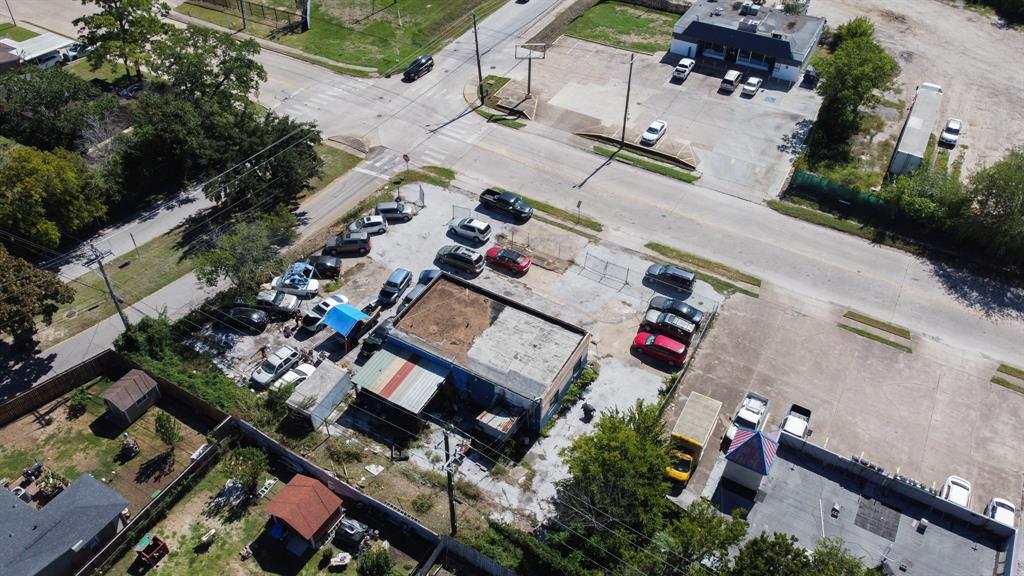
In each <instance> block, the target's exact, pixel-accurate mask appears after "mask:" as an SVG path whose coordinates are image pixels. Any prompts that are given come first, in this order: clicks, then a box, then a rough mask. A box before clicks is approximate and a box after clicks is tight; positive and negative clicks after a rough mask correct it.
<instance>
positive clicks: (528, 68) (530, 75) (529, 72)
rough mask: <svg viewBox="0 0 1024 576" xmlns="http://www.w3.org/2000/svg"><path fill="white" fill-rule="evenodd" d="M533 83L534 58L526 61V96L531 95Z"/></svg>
mask: <svg viewBox="0 0 1024 576" xmlns="http://www.w3.org/2000/svg"><path fill="white" fill-rule="evenodd" d="M532 81H533V58H527V59H526V95H527V96H529V95H530V86H531V83H532Z"/></svg>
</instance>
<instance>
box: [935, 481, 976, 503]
mask: <svg viewBox="0 0 1024 576" xmlns="http://www.w3.org/2000/svg"><path fill="white" fill-rule="evenodd" d="M939 496H941V497H942V498H945V499H946V500H949V501H950V502H952V503H953V504H956V505H958V506H963V507H964V508H969V507H970V506H971V483H970V482H968V481H967V480H964V479H963V478H961V477H959V476H950V477H949V478H946V483H945V484H943V485H942V492H940V493H939Z"/></svg>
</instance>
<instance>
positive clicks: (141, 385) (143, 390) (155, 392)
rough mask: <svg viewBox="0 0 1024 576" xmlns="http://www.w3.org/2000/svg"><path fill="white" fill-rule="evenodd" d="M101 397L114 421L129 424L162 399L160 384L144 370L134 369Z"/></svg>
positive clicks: (123, 424)
mask: <svg viewBox="0 0 1024 576" xmlns="http://www.w3.org/2000/svg"><path fill="white" fill-rule="evenodd" d="M100 398H103V400H104V401H105V402H106V403H107V414H108V415H109V416H110V419H111V420H113V421H114V422H116V423H118V424H121V425H122V426H128V425H129V424H131V423H132V422H135V421H136V420H137V419H138V418H139V416H142V415H143V414H145V413H146V410H149V407H150V406H152V405H153V404H155V403H156V401H157V400H159V399H160V386H159V385H158V384H157V383H156V380H153V378H152V377H151V376H150V375H149V374H146V373H145V372H143V371H142V370H132V371H131V372H129V373H127V374H125V375H124V376H122V377H121V379H120V380H118V381H117V382H114V383H113V384H112V385H111V386H110V388H107V390H106V392H104V393H103V394H100Z"/></svg>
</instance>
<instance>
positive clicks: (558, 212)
mask: <svg viewBox="0 0 1024 576" xmlns="http://www.w3.org/2000/svg"><path fill="white" fill-rule="evenodd" d="M495 190H499V191H502V192H507V190H502V189H501V188H495ZM515 194H517V195H518V196H519V197H520V198H522V199H523V200H526V202H527V203H529V204H530V206H533V209H534V210H536V211H539V212H546V213H548V214H550V215H552V216H554V217H555V218H561V219H562V220H567V221H569V222H573V223H575V224H578V225H580V226H583V227H584V228H589V229H591V230H593V231H594V232H600V231H602V230H604V225H603V224H601V223H600V222H598V221H597V220H594V219H593V218H588V217H587V216H584V215H582V214H578V213H576V212H571V211H569V210H563V209H561V208H559V207H557V206H552V205H551V204H548V203H547V202H541V201H540V200H535V199H533V198H529V197H526V196H523V195H522V194H519V193H518V192H516V193H515Z"/></svg>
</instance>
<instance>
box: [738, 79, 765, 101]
mask: <svg viewBox="0 0 1024 576" xmlns="http://www.w3.org/2000/svg"><path fill="white" fill-rule="evenodd" d="M761 82H762V80H761V79H760V78H756V77H754V76H751V77H750V78H747V81H746V82H744V83H743V92H742V94H744V95H746V96H754V95H756V94H757V91H758V90H760V89H761Z"/></svg>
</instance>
